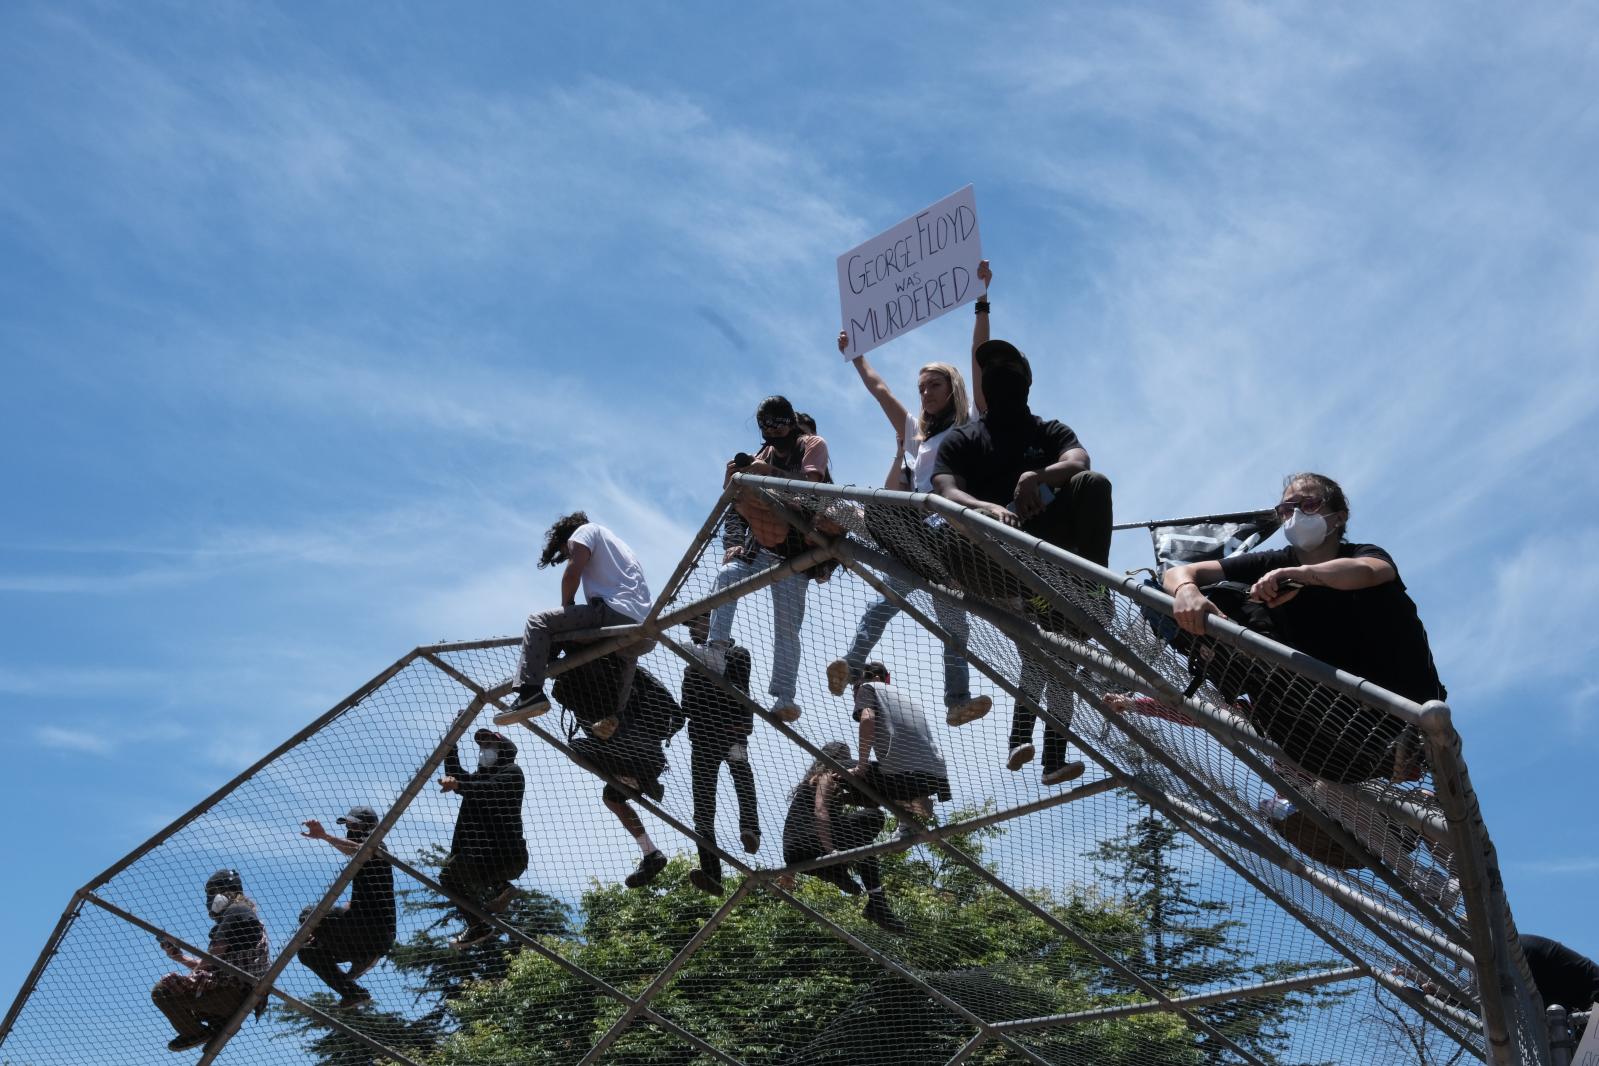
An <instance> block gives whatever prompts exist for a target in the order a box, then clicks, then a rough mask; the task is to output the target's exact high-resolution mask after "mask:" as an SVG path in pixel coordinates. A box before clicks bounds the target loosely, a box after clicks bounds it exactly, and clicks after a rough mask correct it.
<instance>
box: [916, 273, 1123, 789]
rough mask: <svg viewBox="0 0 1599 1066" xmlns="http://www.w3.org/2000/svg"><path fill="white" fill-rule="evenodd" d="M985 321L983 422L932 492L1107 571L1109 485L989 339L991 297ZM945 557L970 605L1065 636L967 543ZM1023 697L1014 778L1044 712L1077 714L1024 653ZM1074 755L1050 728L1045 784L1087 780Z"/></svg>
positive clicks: (946, 451)
mask: <svg viewBox="0 0 1599 1066" xmlns="http://www.w3.org/2000/svg"><path fill="white" fill-rule="evenodd" d="M977 276H978V278H979V279H980V280H981V281H982V282H983V283H984V285H985V286H987V285H989V284H990V283H991V282H992V280H993V272H992V271H991V270H990V269H989V266H988V263H987V262H986V261H984V262H983V263H981V264H980V265H979V266H978V271H977ZM976 313H977V317H978V326H977V328H976V330H975V331H974V338H973V340H974V346H973V348H972V386H973V399H974V400H975V403H976V407H977V410H978V412H979V413H980V414H981V417H980V418H976V419H973V420H972V421H970V422H967V423H966V424H965V425H963V426H956V427H955V428H954V429H952V430H951V431H950V434H949V436H948V437H947V438H946V439H945V441H944V443H943V444H942V445H941V446H940V447H939V449H938V457H937V459H936V461H935V462H934V465H933V488H934V489H935V490H936V491H937V492H938V494H939V495H941V496H943V497H945V498H946V499H949V500H951V501H953V502H955V503H957V504H960V505H961V506H963V507H969V508H971V509H972V510H974V511H977V512H979V513H980V514H983V515H986V516H988V517H989V518H991V519H993V520H995V521H997V522H1003V523H1004V524H1005V525H1008V526H1012V527H1015V528H1018V529H1021V530H1022V531H1023V532H1025V533H1030V534H1032V535H1033V536H1036V537H1038V538H1040V539H1041V540H1044V541H1046V542H1048V543H1050V544H1053V545H1055V546H1056V547H1058V548H1062V549H1064V550H1065V551H1068V552H1071V553H1072V554H1074V555H1077V556H1080V557H1082V558H1084V559H1087V560H1088V561H1090V562H1093V563H1098V564H1099V565H1101V566H1104V565H1105V564H1106V563H1107V562H1108V561H1109V559H1110V533H1111V521H1112V519H1111V484H1110V479H1109V478H1107V477H1106V476H1105V475H1104V474H1101V473H1099V472H1098V471H1096V470H1093V469H1091V462H1090V459H1089V455H1088V451H1087V449H1085V448H1084V447H1083V445H1082V442H1081V441H1079V440H1078V439H1077V434H1076V433H1075V432H1073V430H1072V428H1071V427H1070V426H1068V425H1066V424H1065V423H1063V422H1058V421H1056V420H1054V419H1044V418H1040V417H1039V416H1038V415H1035V414H1034V413H1033V412H1032V409H1031V407H1030V406H1029V399H1030V396H1031V392H1032V386H1033V369H1032V364H1031V363H1029V362H1028V359H1027V356H1026V355H1024V354H1023V353H1022V351H1021V349H1019V348H1017V347H1016V346H1015V345H1014V344H1012V343H1010V342H1009V341H1003V340H993V339H990V338H989V329H988V314H989V302H988V295H987V292H986V290H985V292H984V295H983V297H982V298H981V299H979V300H978V301H977V305H976ZM946 554H947V556H948V557H947V558H946V559H945V564H946V565H947V567H948V569H949V571H950V574H951V576H952V578H953V580H954V581H955V583H957V584H958V585H960V586H961V587H962V588H963V589H965V591H966V592H967V593H968V594H969V595H975V596H980V597H983V598H985V599H990V600H994V601H996V602H999V603H1002V604H1005V605H1009V606H1015V607H1025V608H1026V609H1028V610H1029V611H1031V612H1032V613H1034V614H1037V615H1039V616H1040V617H1041V621H1042V622H1043V624H1044V625H1045V626H1046V628H1050V629H1059V628H1062V627H1063V625H1064V623H1063V621H1062V620H1061V619H1060V618H1059V615H1058V612H1055V611H1052V610H1050V609H1049V607H1048V604H1047V601H1044V600H1043V598H1042V597H1039V596H1037V595H1036V592H1037V590H1035V589H1029V588H1027V587H1025V586H1024V585H1022V584H1021V583H1020V582H1018V581H1017V580H1016V579H1015V578H1014V577H1012V576H1011V575H1010V574H1009V573H1008V572H1007V571H1005V570H1004V569H1003V568H1001V567H999V566H998V565H997V564H995V563H993V562H992V561H990V560H988V559H987V558H986V557H984V556H983V555H982V554H981V552H979V551H978V550H977V549H976V548H974V547H972V546H971V545H969V544H967V543H966V542H965V541H964V539H962V538H956V537H951V538H950V539H949V541H948V544H947V552H946ZM1020 687H1021V689H1022V691H1023V693H1024V694H1025V696H1026V697H1027V698H1026V699H1025V700H1018V701H1017V703H1016V705H1015V708H1014V710H1013V712H1012V717H1011V734H1010V745H1009V748H1010V750H1009V754H1008V756H1007V758H1006V766H1007V767H1008V768H1009V769H1010V770H1012V771H1015V770H1020V769H1021V768H1022V767H1023V766H1025V765H1026V764H1027V763H1029V762H1031V761H1032V759H1033V757H1034V755H1035V754H1036V751H1035V749H1034V747H1033V741H1032V736H1033V730H1034V725H1035V723H1036V721H1037V717H1038V707H1039V705H1040V704H1042V705H1043V706H1047V707H1048V708H1049V709H1050V711H1051V713H1052V714H1053V715H1054V716H1055V717H1056V718H1058V719H1061V720H1062V721H1066V722H1069V721H1070V719H1071V714H1072V696H1071V694H1070V693H1069V692H1068V691H1066V690H1065V689H1064V687H1063V686H1061V685H1059V684H1057V683H1055V682H1054V681H1053V680H1052V679H1051V678H1050V676H1049V675H1048V673H1047V671H1046V670H1045V669H1044V667H1043V666H1042V664H1040V663H1039V662H1037V661H1036V660H1035V659H1034V658H1033V657H1031V656H1029V655H1028V654H1026V653H1025V651H1023V654H1022V671H1021V684H1020ZM1066 755H1067V746H1066V738H1065V737H1064V736H1063V735H1062V734H1060V733H1059V732H1058V731H1057V730H1055V729H1054V727H1053V726H1048V725H1046V727H1045V731H1044V760H1043V781H1044V783H1045V784H1048V785H1055V784H1060V783H1063V782H1065V781H1069V780H1071V779H1073V778H1075V777H1077V776H1079V775H1080V774H1082V772H1083V770H1084V766H1083V763H1082V762H1081V761H1080V760H1068V759H1067V758H1066Z"/></svg>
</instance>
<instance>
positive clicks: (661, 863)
mask: <svg viewBox="0 0 1599 1066" xmlns="http://www.w3.org/2000/svg"><path fill="white" fill-rule="evenodd" d="M664 869H666V856H665V855H662V854H661V851H660V849H659V848H657V849H655V850H654V851H652V852H650V853H649V854H648V855H646V856H644V857H643V858H642V859H640V860H639V862H638V869H637V870H634V871H633V872H632V873H630V874H628V875H627V876H626V877H625V878H623V879H622V883H623V884H624V885H626V886H627V887H628V888H643V887H644V886H645V885H647V884H649V883H650V882H651V881H653V880H655V879H656V878H657V877H659V876H661V871H662V870H664Z"/></svg>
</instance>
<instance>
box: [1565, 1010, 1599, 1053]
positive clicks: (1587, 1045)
mask: <svg viewBox="0 0 1599 1066" xmlns="http://www.w3.org/2000/svg"><path fill="white" fill-rule="evenodd" d="M1596 1013H1599V1012H1596ZM1571 1066H1599V1017H1593V1016H1591V1015H1590V1016H1589V1018H1588V1028H1587V1030H1586V1031H1585V1032H1584V1033H1583V1034H1582V1043H1580V1044H1578V1045H1577V1050H1576V1052H1575V1053H1574V1054H1573V1055H1572V1056H1571Z"/></svg>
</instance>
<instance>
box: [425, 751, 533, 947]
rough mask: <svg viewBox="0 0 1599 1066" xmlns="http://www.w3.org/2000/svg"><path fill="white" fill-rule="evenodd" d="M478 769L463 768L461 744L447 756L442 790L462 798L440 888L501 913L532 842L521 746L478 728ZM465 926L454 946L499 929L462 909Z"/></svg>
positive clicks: (512, 893) (511, 896) (523, 868)
mask: <svg viewBox="0 0 1599 1066" xmlns="http://www.w3.org/2000/svg"><path fill="white" fill-rule="evenodd" d="M473 739H474V740H475V741H476V742H477V748H478V757H477V769H475V770H473V771H471V772H470V773H469V772H467V771H466V769H465V768H463V767H462V765H461V753H460V750H459V748H460V746H459V745H452V746H451V748H450V750H449V751H448V752H446V753H445V756H444V776H443V777H442V778H440V779H439V788H440V789H441V790H443V791H445V792H453V793H455V794H456V795H458V796H460V797H461V809H460V811H459V813H458V814H457V815H456V818H455V833H454V835H453V836H452V837H451V839H450V852H449V855H448V856H447V857H446V858H445V860H444V866H443V869H441V870H440V871H439V884H440V885H442V886H443V888H444V890H445V891H446V892H448V893H450V894H451V895H452V896H455V897H457V898H461V899H465V900H468V901H470V902H471V903H473V904H474V905H477V906H480V907H482V908H483V909H484V910H485V911H487V912H488V913H490V914H499V913H502V912H504V911H505V909H506V908H507V907H509V906H510V905H511V901H512V900H513V899H515V898H516V886H515V885H514V884H512V882H513V881H515V880H516V879H517V878H518V877H521V876H522V874H523V873H524V872H525V871H526V870H527V841H526V839H524V838H523V835H522V794H523V792H524V790H525V788H526V781H525V779H524V778H523V775H522V768H521V767H520V766H518V765H517V764H516V745H515V744H513V743H512V742H511V740H510V738H509V737H507V736H505V735H504V734H503V733H496V732H495V731H494V730H492V729H479V730H478V731H477V732H476V733H475V734H473ZM461 918H462V920H463V921H465V923H466V928H465V929H464V930H462V932H461V934H460V935H459V936H457V937H456V938H455V939H454V940H453V941H452V944H453V945H454V946H455V947H457V948H465V947H468V946H470V945H472V944H476V943H478V942H479V941H482V940H487V939H488V938H489V937H491V936H493V935H494V927H493V926H491V925H489V924H488V923H487V922H485V921H484V920H483V919H481V918H479V917H478V916H477V915H475V914H473V913H471V912H470V911H468V910H466V909H464V908H462V909H461Z"/></svg>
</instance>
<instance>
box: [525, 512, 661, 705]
mask: <svg viewBox="0 0 1599 1066" xmlns="http://www.w3.org/2000/svg"><path fill="white" fill-rule="evenodd" d="M559 562H564V563H566V570H565V571H564V572H562V574H561V606H559V607H557V608H555V609H553V610H549V611H540V612H539V613H537V614H534V615H531V616H529V618H528V620H527V628H526V630H525V631H524V632H523V634H522V661H521V665H520V666H519V667H518V668H517V682H516V702H515V704H514V705H513V707H512V710H513V712H515V713H517V714H519V715H520V716H521V719H522V720H525V719H528V718H533V717H536V716H538V715H541V714H543V713H544V712H545V711H547V710H549V709H550V700H549V697H547V696H546V695H544V673H545V671H546V670H548V669H549V665H550V650H551V647H552V646H553V644H554V643H555V642H556V641H560V640H571V639H572V637H571V634H572V633H574V632H576V631H578V630H583V629H599V628H601V627H603V626H619V625H629V624H631V623H635V622H642V621H643V620H644V618H645V616H646V615H648V614H649V612H650V587H649V584H648V583H647V582H645V580H644V567H643V565H642V564H640V563H639V561H638V556H636V555H634V554H633V549H632V548H629V547H628V546H627V544H625V543H624V542H623V541H622V538H621V537H618V536H617V535H616V534H615V533H612V532H611V531H610V530H609V529H606V528H605V527H604V526H602V525H599V524H598V523H596V522H590V521H589V516H588V515H586V514H584V513H583V512H582V511H574V512H572V513H571V514H569V515H565V516H563V517H561V518H559V519H557V520H556V522H555V524H554V525H553V526H551V527H550V529H549V532H548V533H547V534H545V539H544V553H543V554H542V555H541V556H539V567H540V568H541V569H542V568H544V567H546V566H552V565H554V564H555V563H559ZM580 586H581V588H582V590H583V594H584V596H586V597H587V598H588V602H587V603H581V604H580V603H578V602H577V593H578V588H579V587H580ZM503 720H504V719H502V721H503Z"/></svg>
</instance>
